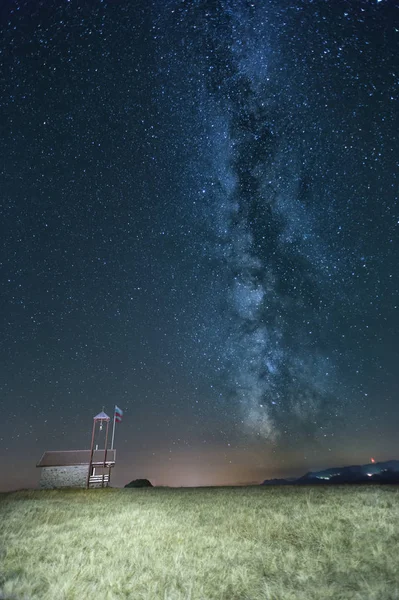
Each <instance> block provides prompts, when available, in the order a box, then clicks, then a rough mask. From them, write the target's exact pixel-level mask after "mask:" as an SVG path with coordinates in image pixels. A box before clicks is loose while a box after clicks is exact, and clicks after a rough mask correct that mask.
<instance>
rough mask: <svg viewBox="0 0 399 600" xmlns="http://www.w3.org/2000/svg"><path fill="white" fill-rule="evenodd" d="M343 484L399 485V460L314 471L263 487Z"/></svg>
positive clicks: (268, 483)
mask: <svg viewBox="0 0 399 600" xmlns="http://www.w3.org/2000/svg"><path fill="white" fill-rule="evenodd" d="M338 483H339V484H343V483H398V484H399V460H387V461H385V462H379V463H369V464H367V465H352V466H349V467H334V468H330V469H325V470H324V471H314V472H311V471H310V472H309V473H306V474H305V475H302V477H298V478H297V479H295V478H294V479H293V478H289V479H269V480H267V479H266V480H265V481H264V482H263V483H261V485H289V484H290V485H309V484H315V485H317V484H338Z"/></svg>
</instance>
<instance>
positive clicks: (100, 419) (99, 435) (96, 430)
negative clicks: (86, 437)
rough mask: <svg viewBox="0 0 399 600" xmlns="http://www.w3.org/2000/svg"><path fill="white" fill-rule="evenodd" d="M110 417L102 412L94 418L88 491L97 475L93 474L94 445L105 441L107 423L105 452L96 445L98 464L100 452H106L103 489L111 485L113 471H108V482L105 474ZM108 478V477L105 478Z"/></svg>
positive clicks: (103, 468) (87, 482) (102, 479)
mask: <svg viewBox="0 0 399 600" xmlns="http://www.w3.org/2000/svg"><path fill="white" fill-rule="evenodd" d="M110 420H111V419H110V417H109V416H108V415H107V414H105V412H104V410H103V411H101V412H100V413H98V415H96V416H95V417H94V418H93V430H92V434H91V445H90V460H89V469H88V471H87V480H86V488H87V489H88V488H89V487H90V482H91V481H90V480H91V479H93V478H94V477H95V473H93V454H94V443H95V442H101V439H104V433H103V430H104V425H103V424H104V423H105V440H104V442H103V443H104V451H103V449H102V448H101V446H100V448H98V443H97V444H96V448H95V450H96V462H98V460H97V458H98V455H99V453H100V452H104V460H103V461H102V462H103V464H102V469H101V470H102V477H101V487H104V483H106V484H107V485H108V483H109V477H110V471H111V469H108V477H107V478H106V480H105V479H104V472H105V468H106V467H105V465H106V462H107V450H108V448H107V446H108V429H109V422H110ZM105 477H106V476H105Z"/></svg>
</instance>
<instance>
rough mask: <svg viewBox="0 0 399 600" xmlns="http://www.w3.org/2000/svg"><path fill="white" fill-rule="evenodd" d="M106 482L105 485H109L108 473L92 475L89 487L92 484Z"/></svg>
mask: <svg viewBox="0 0 399 600" xmlns="http://www.w3.org/2000/svg"><path fill="white" fill-rule="evenodd" d="M102 482H104V485H105V484H108V482H109V475H108V473H107V474H106V475H90V479H89V485H90V484H91V483H100V484H101V483H102Z"/></svg>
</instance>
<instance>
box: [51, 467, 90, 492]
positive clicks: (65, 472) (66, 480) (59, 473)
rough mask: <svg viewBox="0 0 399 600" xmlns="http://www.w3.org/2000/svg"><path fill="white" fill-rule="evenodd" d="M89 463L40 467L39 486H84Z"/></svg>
mask: <svg viewBox="0 0 399 600" xmlns="http://www.w3.org/2000/svg"><path fill="white" fill-rule="evenodd" d="M88 468H89V465H74V466H71V467H41V469H40V470H41V476H40V487H41V488H44V489H51V488H60V487H74V488H84V487H86V478H87V471H88Z"/></svg>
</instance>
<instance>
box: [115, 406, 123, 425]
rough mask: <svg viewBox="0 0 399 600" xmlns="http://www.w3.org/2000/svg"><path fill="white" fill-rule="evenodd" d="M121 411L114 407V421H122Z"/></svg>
mask: <svg viewBox="0 0 399 600" xmlns="http://www.w3.org/2000/svg"><path fill="white" fill-rule="evenodd" d="M122 416H123V410H122V409H121V408H119V407H118V406H116V405H115V421H116V422H117V423H120V422H121V421H122Z"/></svg>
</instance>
